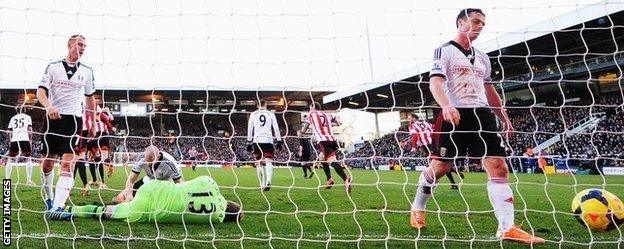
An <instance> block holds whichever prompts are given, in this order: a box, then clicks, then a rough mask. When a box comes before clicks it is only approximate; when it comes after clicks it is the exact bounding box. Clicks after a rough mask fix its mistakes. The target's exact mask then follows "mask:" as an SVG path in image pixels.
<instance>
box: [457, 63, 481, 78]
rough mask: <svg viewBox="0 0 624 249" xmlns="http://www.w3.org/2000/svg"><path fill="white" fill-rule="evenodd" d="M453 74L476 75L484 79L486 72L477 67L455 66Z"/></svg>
mask: <svg viewBox="0 0 624 249" xmlns="http://www.w3.org/2000/svg"><path fill="white" fill-rule="evenodd" d="M451 72H452V73H453V74H455V75H475V76H478V77H481V78H483V75H485V72H484V71H483V70H481V69H480V68H477V67H468V66H453V68H452V69H451Z"/></svg>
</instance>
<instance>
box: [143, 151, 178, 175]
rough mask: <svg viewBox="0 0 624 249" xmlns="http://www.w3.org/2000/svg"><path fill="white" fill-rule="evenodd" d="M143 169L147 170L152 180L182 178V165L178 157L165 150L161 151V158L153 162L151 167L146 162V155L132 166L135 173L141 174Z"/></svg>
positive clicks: (146, 172)
mask: <svg viewBox="0 0 624 249" xmlns="http://www.w3.org/2000/svg"><path fill="white" fill-rule="evenodd" d="M142 170H145V174H146V175H147V177H149V179H151V180H162V181H167V180H178V179H180V178H182V173H181V172H180V166H179V165H178V163H177V162H176V159H175V158H174V157H173V156H172V155H170V154H169V153H167V152H164V151H161V152H160V156H159V158H157V159H156V161H155V162H154V163H152V165H151V167H150V165H149V164H147V163H146V162H145V157H142V158H141V159H140V160H139V161H138V162H137V163H135V164H134V165H133V166H132V172H134V173H137V174H141V171H142Z"/></svg>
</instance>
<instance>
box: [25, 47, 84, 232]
mask: <svg viewBox="0 0 624 249" xmlns="http://www.w3.org/2000/svg"><path fill="white" fill-rule="evenodd" d="M85 47H86V42H85V38H84V36H82V35H72V36H71V37H70V38H69V40H68V41H67V50H68V52H67V57H65V59H63V60H60V61H55V62H51V63H50V64H48V66H47V67H46V70H45V72H44V75H43V78H42V79H41V82H40V83H39V88H38V89H37V98H38V100H39V103H41V105H42V106H43V107H44V108H45V110H46V118H47V120H46V124H47V130H46V133H45V136H44V150H43V153H45V155H46V156H45V158H44V159H43V162H42V169H43V174H42V178H43V179H42V183H43V188H44V190H45V195H46V206H47V208H48V211H47V217H48V218H49V219H53V220H59V219H68V218H70V217H69V216H67V215H63V213H62V212H61V211H62V210H63V207H64V206H65V201H67V197H69V191H70V190H71V188H72V187H73V186H74V178H73V173H72V167H73V163H74V162H75V160H76V153H77V151H76V150H75V148H74V147H75V146H76V145H77V142H78V139H79V136H80V131H81V126H82V118H87V119H89V120H91V122H94V112H95V97H93V94H94V93H95V86H94V78H93V69H92V68H91V67H88V66H87V65H84V64H82V63H80V62H79V61H78V60H80V57H82V54H83V53H84V50H85ZM83 101H84V102H85V107H86V117H83V116H82V103H83ZM91 128H92V127H91ZM89 133H90V134H89V135H91V136H92V135H93V129H90V131H89ZM58 156H61V175H60V177H59V179H58V181H57V183H56V190H55V194H54V195H53V194H52V181H53V180H54V174H52V172H53V169H54V161H55V160H56V158H57V157H58ZM52 198H54V202H52Z"/></svg>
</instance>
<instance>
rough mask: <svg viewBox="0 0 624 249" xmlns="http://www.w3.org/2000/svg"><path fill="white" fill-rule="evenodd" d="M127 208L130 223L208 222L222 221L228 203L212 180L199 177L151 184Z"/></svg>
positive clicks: (140, 190)
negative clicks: (185, 180) (180, 181)
mask: <svg viewBox="0 0 624 249" xmlns="http://www.w3.org/2000/svg"><path fill="white" fill-rule="evenodd" d="M124 204H126V203H124ZM127 205H129V206H128V209H129V210H128V211H129V212H130V213H129V216H128V221H129V222H153V221H157V222H165V223H167V222H171V223H177V222H180V223H181V222H183V221H184V222H186V223H208V222H210V221H216V222H222V221H223V218H224V217H225V208H226V206H227V201H226V200H225V198H224V197H223V196H222V195H221V193H220V192H219V186H218V185H217V183H216V182H215V181H214V180H213V179H212V178H210V177H208V176H200V177H197V178H195V179H193V180H191V181H188V182H184V183H181V184H175V183H173V182H172V181H150V182H148V183H146V184H145V185H143V186H142V187H141V188H139V190H138V192H137V194H136V197H135V198H134V199H133V200H132V201H131V202H128V203H127ZM123 209H125V208H121V209H119V210H120V211H121V210H123Z"/></svg>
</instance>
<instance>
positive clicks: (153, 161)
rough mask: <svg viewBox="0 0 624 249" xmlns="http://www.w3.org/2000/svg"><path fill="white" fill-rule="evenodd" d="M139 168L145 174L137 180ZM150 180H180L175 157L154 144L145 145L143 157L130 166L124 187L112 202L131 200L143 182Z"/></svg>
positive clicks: (176, 181)
mask: <svg viewBox="0 0 624 249" xmlns="http://www.w3.org/2000/svg"><path fill="white" fill-rule="evenodd" d="M141 170H145V174H146V176H145V177H143V179H141V180H138V181H137V179H138V178H139V174H141ZM152 180H165V181H169V180H172V181H173V182H174V183H180V182H181V181H182V173H181V172H180V166H179V165H178V163H177V162H176V160H175V158H174V157H173V156H171V155H169V153H167V152H164V151H160V150H159V149H158V147H156V146H154V145H150V146H149V147H147V149H145V154H144V155H143V158H141V159H140V160H139V161H138V162H137V163H136V164H134V166H132V172H130V175H128V179H127V180H126V187H125V189H124V190H123V191H122V192H121V193H120V194H119V195H117V197H115V198H113V203H122V202H127V201H131V200H132V198H133V197H134V195H135V194H136V191H137V190H138V189H139V188H140V187H141V186H142V185H143V184H146V183H147V182H149V181H152Z"/></svg>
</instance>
